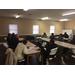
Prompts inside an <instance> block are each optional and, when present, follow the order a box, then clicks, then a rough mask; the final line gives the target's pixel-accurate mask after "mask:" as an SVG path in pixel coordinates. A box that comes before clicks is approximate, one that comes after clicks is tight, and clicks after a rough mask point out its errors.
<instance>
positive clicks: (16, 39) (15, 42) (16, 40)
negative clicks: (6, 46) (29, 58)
mask: <svg viewBox="0 0 75 75" xmlns="http://www.w3.org/2000/svg"><path fill="white" fill-rule="evenodd" d="M18 43H19V35H18V34H16V35H15V37H14V38H12V49H13V51H14V50H15V48H16V47H17V44H18Z"/></svg>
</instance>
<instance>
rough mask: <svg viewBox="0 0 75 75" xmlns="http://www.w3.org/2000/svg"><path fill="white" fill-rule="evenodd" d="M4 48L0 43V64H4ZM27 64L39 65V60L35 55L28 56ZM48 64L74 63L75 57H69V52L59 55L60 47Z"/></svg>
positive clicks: (0, 40) (0, 39)
mask: <svg viewBox="0 0 75 75" xmlns="http://www.w3.org/2000/svg"><path fill="white" fill-rule="evenodd" d="M2 40H3V41H2ZM1 42H5V41H4V39H3V38H0V43H1ZM5 50H6V48H5V47H4V46H3V45H0V65H5V59H6V55H5ZM29 64H30V65H41V62H38V60H37V58H36V56H32V57H31V58H30V62H29ZM50 64H51V65H75V59H71V58H70V57H69V54H68V55H67V56H61V55H60V49H58V51H57V54H56V58H54V59H53V60H52V61H51V63H50Z"/></svg>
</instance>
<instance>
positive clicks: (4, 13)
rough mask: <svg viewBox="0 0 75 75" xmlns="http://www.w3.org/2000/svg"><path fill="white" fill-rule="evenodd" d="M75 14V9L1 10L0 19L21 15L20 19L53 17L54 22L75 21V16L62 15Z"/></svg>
mask: <svg viewBox="0 0 75 75" xmlns="http://www.w3.org/2000/svg"><path fill="white" fill-rule="evenodd" d="M70 12H75V9H29V10H28V11H23V9H0V17H14V18H15V16H16V15H17V14H19V15H20V17H19V18H28V19H39V20H41V18H43V17H49V18H50V17H51V19H49V20H52V21H59V20H60V19H69V20H75V15H68V16H62V14H66V13H70Z"/></svg>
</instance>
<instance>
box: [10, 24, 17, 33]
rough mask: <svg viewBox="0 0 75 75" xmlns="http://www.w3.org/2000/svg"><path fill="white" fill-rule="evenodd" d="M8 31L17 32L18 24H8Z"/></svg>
mask: <svg viewBox="0 0 75 75" xmlns="http://www.w3.org/2000/svg"><path fill="white" fill-rule="evenodd" d="M9 33H11V34H12V33H15V34H18V26H17V25H16V24H10V25H9Z"/></svg>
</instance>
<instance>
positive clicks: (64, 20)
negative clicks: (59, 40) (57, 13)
mask: <svg viewBox="0 0 75 75" xmlns="http://www.w3.org/2000/svg"><path fill="white" fill-rule="evenodd" d="M60 21H68V19H61V20H60Z"/></svg>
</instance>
